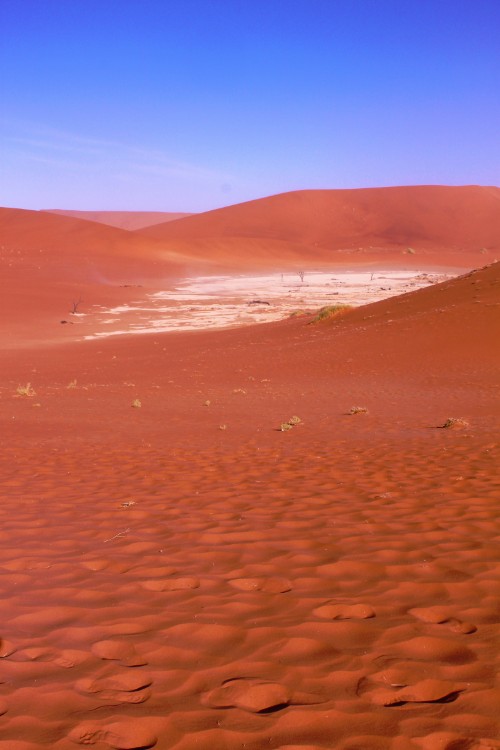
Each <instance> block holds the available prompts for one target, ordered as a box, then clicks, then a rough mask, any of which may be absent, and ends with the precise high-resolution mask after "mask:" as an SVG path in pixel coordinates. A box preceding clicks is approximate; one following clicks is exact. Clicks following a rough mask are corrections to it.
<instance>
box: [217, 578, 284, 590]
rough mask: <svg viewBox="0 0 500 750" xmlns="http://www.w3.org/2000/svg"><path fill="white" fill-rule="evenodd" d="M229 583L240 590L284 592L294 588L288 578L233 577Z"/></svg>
mask: <svg viewBox="0 0 500 750" xmlns="http://www.w3.org/2000/svg"><path fill="white" fill-rule="evenodd" d="M228 583H229V585H230V586H232V587H233V588H235V589H238V591H262V592H264V593H266V594H284V593H286V592H287V591H291V590H292V584H291V583H290V581H288V580H287V579H286V578H233V579H231V580H230V581H228Z"/></svg>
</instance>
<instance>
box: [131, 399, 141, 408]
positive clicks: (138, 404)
mask: <svg viewBox="0 0 500 750" xmlns="http://www.w3.org/2000/svg"><path fill="white" fill-rule="evenodd" d="M141 406H142V403H141V401H139V399H138V398H136V399H134V400H133V401H132V408H133V409H140V408H141Z"/></svg>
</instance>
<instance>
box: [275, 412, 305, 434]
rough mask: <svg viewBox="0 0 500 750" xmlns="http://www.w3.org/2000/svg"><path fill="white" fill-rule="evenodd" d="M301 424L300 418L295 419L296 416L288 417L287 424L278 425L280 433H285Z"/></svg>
mask: <svg viewBox="0 0 500 750" xmlns="http://www.w3.org/2000/svg"><path fill="white" fill-rule="evenodd" d="M301 422H302V420H301V418H300V417H297V416H295V417H290V419H289V420H288V422H282V423H281V424H280V431H281V432H287V431H288V430H291V429H293V428H294V427H296V426H297V425H298V424H300V423H301Z"/></svg>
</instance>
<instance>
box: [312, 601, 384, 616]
mask: <svg viewBox="0 0 500 750" xmlns="http://www.w3.org/2000/svg"><path fill="white" fill-rule="evenodd" d="M313 614H314V615H316V617H321V618H323V619H325V620H368V619H369V618H370V617H375V610H374V609H373V607H370V605H369V604H333V603H332V604H323V605H322V606H321V607H316V609H313Z"/></svg>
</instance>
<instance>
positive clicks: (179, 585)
mask: <svg viewBox="0 0 500 750" xmlns="http://www.w3.org/2000/svg"><path fill="white" fill-rule="evenodd" d="M141 585H142V588H143V589H146V591H186V590H189V589H198V588H199V587H200V580H199V579H198V578H194V577H192V576H191V577H186V578H170V579H167V580H164V581H161V580H160V581H157V580H154V579H153V580H151V581H144V582H143V583H142V584H141Z"/></svg>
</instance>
